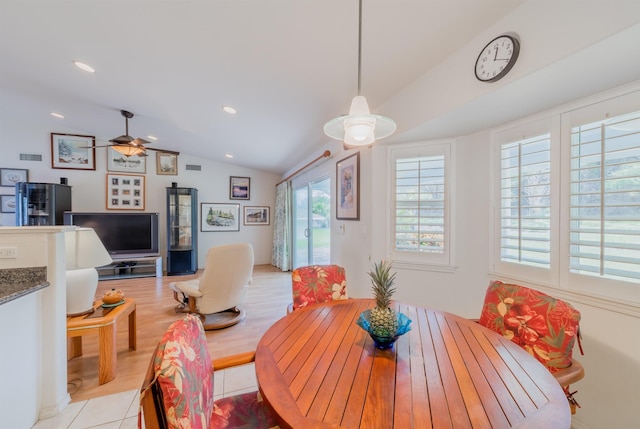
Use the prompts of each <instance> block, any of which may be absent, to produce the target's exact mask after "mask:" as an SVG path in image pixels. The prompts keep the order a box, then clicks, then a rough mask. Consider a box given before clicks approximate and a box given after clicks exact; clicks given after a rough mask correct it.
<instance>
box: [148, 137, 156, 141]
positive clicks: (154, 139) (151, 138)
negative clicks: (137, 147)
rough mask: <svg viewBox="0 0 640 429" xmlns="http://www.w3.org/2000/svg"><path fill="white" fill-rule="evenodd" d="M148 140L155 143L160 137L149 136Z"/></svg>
mask: <svg viewBox="0 0 640 429" xmlns="http://www.w3.org/2000/svg"><path fill="white" fill-rule="evenodd" d="M147 138H148V139H149V140H153V141H156V140H158V137H155V136H147Z"/></svg>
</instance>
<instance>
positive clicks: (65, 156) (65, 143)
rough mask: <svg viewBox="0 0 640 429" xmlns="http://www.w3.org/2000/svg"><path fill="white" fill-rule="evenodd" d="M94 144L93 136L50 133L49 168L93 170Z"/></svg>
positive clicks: (94, 158)
mask: <svg viewBox="0 0 640 429" xmlns="http://www.w3.org/2000/svg"><path fill="white" fill-rule="evenodd" d="M95 145H96V138H95V137H94V136H83V135H79V134H57V133H51V168H62V169H67V170H68V169H71V170H95V169H96V148H95Z"/></svg>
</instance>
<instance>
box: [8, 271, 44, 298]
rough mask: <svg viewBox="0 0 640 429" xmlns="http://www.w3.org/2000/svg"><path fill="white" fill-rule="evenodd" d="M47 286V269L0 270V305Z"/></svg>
mask: <svg viewBox="0 0 640 429" xmlns="http://www.w3.org/2000/svg"><path fill="white" fill-rule="evenodd" d="M47 286H49V282H48V281H47V267H31V268H5V269H0V305H2V304H4V303H6V302H9V301H13V300H14V299H17V298H20V297H21V296H24V295H27V294H30V293H32V292H35V291H37V290H40V289H43V288H45V287H47Z"/></svg>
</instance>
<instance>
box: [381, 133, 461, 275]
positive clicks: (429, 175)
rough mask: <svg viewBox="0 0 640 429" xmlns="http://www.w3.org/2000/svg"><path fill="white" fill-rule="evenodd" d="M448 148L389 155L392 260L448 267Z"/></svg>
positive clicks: (404, 151) (433, 146) (404, 150)
mask: <svg viewBox="0 0 640 429" xmlns="http://www.w3.org/2000/svg"><path fill="white" fill-rule="evenodd" d="M449 155H450V147H449V145H442V144H435V145H426V146H424V147H420V148H415V147H413V148H406V149H403V150H394V151H393V152H392V157H391V158H392V162H393V167H392V170H393V174H392V176H393V177H392V183H393V213H392V220H393V226H392V243H393V252H392V253H393V255H394V257H395V258H399V259H404V260H412V261H421V262H426V263H431V264H448V263H449V255H450V246H449V243H450V239H449V235H450V233H449V231H450V226H449V207H448V195H447V192H448V183H447V176H448V174H447V173H448V171H447V167H448V162H449V159H448V158H449Z"/></svg>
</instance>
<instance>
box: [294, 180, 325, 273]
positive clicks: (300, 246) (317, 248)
mask: <svg viewBox="0 0 640 429" xmlns="http://www.w3.org/2000/svg"><path fill="white" fill-rule="evenodd" d="M293 219H294V227H293V267H294V268H297V267H301V266H304V265H312V264H329V263H330V260H331V228H330V227H331V224H330V222H331V183H330V180H329V178H328V177H324V178H321V179H318V180H314V181H312V182H308V183H305V184H304V185H302V186H300V187H297V188H295V189H294V191H293Z"/></svg>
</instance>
